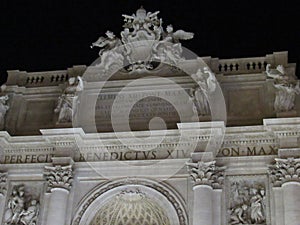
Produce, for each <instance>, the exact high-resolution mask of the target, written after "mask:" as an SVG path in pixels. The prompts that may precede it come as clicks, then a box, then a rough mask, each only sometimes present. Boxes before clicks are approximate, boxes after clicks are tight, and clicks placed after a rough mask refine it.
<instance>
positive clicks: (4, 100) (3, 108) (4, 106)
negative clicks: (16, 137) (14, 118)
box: [0, 95, 9, 130]
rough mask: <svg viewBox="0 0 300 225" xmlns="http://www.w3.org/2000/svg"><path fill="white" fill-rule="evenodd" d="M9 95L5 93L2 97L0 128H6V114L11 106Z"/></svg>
mask: <svg viewBox="0 0 300 225" xmlns="http://www.w3.org/2000/svg"><path fill="white" fill-rule="evenodd" d="M7 100H8V96H7V95H4V96H1V97H0V130H3V129H4V124H5V115H6V112H7V110H8V109H9V106H8V105H7Z"/></svg>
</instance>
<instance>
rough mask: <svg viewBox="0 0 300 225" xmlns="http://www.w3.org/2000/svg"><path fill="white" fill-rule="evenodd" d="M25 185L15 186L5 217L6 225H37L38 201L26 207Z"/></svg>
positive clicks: (32, 201) (33, 201) (31, 202)
mask: <svg viewBox="0 0 300 225" xmlns="http://www.w3.org/2000/svg"><path fill="white" fill-rule="evenodd" d="M25 199H28V198H25V187H24V185H18V186H15V187H14V188H13V190H12V194H11V196H10V198H9V200H8V203H7V210H6V212H5V215H4V224H5V225H36V224H37V217H38V213H39V210H38V209H39V204H38V201H37V200H31V201H30V203H29V206H28V207H26V201H25Z"/></svg>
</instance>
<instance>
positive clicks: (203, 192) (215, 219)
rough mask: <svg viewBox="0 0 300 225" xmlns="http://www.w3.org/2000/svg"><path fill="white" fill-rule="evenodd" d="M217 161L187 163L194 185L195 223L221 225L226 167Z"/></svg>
mask: <svg viewBox="0 0 300 225" xmlns="http://www.w3.org/2000/svg"><path fill="white" fill-rule="evenodd" d="M215 164H216V161H211V162H202V161H199V162H198V163H187V166H188V171H189V173H190V175H191V177H192V180H193V183H194V186H193V191H194V206H193V225H220V224H221V206H222V197H221V196H222V189H221V188H222V185H223V181H224V170H225V167H217V166H216V165H215Z"/></svg>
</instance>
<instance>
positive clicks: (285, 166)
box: [269, 158, 300, 225]
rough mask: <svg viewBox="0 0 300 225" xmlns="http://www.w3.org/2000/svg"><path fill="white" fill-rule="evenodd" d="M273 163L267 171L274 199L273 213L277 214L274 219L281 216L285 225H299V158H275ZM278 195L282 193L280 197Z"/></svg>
mask: <svg viewBox="0 0 300 225" xmlns="http://www.w3.org/2000/svg"><path fill="white" fill-rule="evenodd" d="M275 161H276V163H275V165H274V166H270V170H269V173H270V178H271V181H272V183H273V193H274V197H275V213H276V214H279V215H275V217H276V218H278V217H280V216H281V214H283V217H284V224H285V225H299V221H300V158H298V159H295V158H288V159H280V158H277V159H275ZM280 189H281V191H280ZM278 193H282V197H280V196H279V195H278ZM282 200H283V201H282ZM278 219H279V218H278ZM276 221H277V220H276Z"/></svg>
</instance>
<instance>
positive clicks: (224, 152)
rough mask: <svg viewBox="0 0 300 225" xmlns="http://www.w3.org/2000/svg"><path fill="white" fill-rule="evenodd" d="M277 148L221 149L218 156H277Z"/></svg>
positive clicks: (270, 146) (247, 147)
mask: <svg viewBox="0 0 300 225" xmlns="http://www.w3.org/2000/svg"><path fill="white" fill-rule="evenodd" d="M277 153H278V148H277V147H275V146H273V145H269V146H246V147H227V148H222V149H221V150H220V151H219V153H218V156H220V157H234V156H258V155H277Z"/></svg>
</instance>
